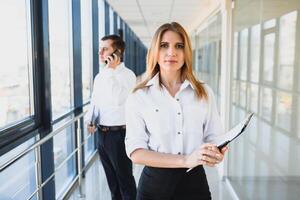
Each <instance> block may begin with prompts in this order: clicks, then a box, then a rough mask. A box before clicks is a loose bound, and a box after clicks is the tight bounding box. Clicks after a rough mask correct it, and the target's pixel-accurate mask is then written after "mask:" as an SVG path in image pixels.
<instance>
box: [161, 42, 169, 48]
mask: <svg viewBox="0 0 300 200" xmlns="http://www.w3.org/2000/svg"><path fill="white" fill-rule="evenodd" d="M160 47H161V48H167V47H168V44H165V43H162V44H160Z"/></svg>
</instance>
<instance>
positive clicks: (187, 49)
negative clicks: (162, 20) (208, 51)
mask: <svg viewBox="0 0 300 200" xmlns="http://www.w3.org/2000/svg"><path fill="white" fill-rule="evenodd" d="M166 31H173V32H175V33H178V34H179V35H180V36H181V38H182V40H183V44H184V49H183V53H184V64H183V66H182V67H181V81H182V82H183V81H184V80H188V81H190V83H191V84H192V86H193V87H194V88H195V92H196V96H197V98H198V99H202V98H204V99H205V100H207V99H208V95H207V92H206V91H205V89H204V87H203V83H201V82H199V81H198V80H197V79H196V78H195V75H194V73H193V67H192V46H191V41H190V38H189V36H188V34H187V33H186V31H185V30H184V28H183V27H182V26H181V25H180V24H179V23H177V22H171V23H166V24H163V25H161V26H160V27H159V28H158V29H157V31H156V32H155V34H154V36H153V38H152V42H151V46H150V48H149V50H148V53H147V70H146V78H145V80H144V81H142V82H141V83H140V84H138V85H137V86H136V87H135V89H134V90H133V92H135V91H137V90H139V89H143V88H146V87H147V86H146V84H147V82H148V81H149V80H151V79H152V78H153V77H154V76H155V75H156V74H157V73H158V72H159V71H160V67H159V64H158V52H159V49H160V43H161V40H162V36H163V34H164V33H165V32H166ZM159 83H160V85H161V84H162V83H161V80H160V82H159Z"/></svg>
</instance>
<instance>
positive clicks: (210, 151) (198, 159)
mask: <svg viewBox="0 0 300 200" xmlns="http://www.w3.org/2000/svg"><path fill="white" fill-rule="evenodd" d="M227 149H228V148H227V147H224V148H222V150H221V152H220V151H219V149H218V147H217V146H216V145H214V144H210V143H205V144H202V145H201V146H200V147H199V148H198V149H196V150H194V151H193V153H191V154H190V155H187V156H186V159H185V165H186V167H187V168H193V167H196V166H198V165H207V166H210V167H213V166H215V165H216V164H218V163H220V162H222V160H223V158H224V154H225V152H226V151H227Z"/></svg>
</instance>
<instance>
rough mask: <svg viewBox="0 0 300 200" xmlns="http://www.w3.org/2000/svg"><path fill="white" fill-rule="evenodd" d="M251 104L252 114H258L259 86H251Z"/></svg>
mask: <svg viewBox="0 0 300 200" xmlns="http://www.w3.org/2000/svg"><path fill="white" fill-rule="evenodd" d="M249 97H250V99H249V104H250V110H251V112H254V113H258V112H257V110H258V85H256V84H251V85H250V95H249Z"/></svg>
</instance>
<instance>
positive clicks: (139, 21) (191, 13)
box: [107, 0, 221, 46]
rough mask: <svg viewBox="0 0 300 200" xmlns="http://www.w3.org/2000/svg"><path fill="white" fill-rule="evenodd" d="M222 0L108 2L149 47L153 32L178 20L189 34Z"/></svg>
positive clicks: (131, 0) (124, 0)
mask: <svg viewBox="0 0 300 200" xmlns="http://www.w3.org/2000/svg"><path fill="white" fill-rule="evenodd" d="M220 1H221V0H107V2H108V3H109V4H110V5H111V6H112V8H113V10H115V11H116V12H117V13H118V14H119V15H120V16H121V17H122V18H123V19H124V21H126V23H127V24H128V25H129V26H130V28H131V29H132V30H133V31H134V32H135V34H136V35H137V36H138V37H139V38H140V39H141V41H142V42H143V43H144V44H145V45H146V46H149V43H150V41H151V38H152V36H153V35H154V32H155V30H156V29H157V28H158V27H159V26H160V25H162V24H164V23H167V22H172V21H177V22H179V23H180V24H182V25H183V26H184V27H185V28H186V29H187V31H188V32H191V31H192V30H194V29H195V28H196V27H197V26H199V25H200V23H201V21H202V20H203V19H204V18H205V17H206V16H207V15H209V14H210V12H211V11H212V10H214V9H215V8H217V7H218V6H219V5H220Z"/></svg>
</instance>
